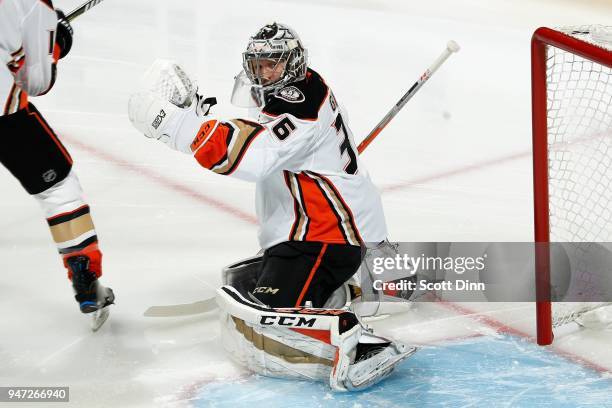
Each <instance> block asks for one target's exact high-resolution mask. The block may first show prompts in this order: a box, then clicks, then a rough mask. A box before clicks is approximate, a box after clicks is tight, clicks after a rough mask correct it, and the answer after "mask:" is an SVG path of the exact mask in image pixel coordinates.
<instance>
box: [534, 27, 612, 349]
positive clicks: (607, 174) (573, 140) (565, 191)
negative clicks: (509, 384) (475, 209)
mask: <svg viewBox="0 0 612 408" xmlns="http://www.w3.org/2000/svg"><path fill="white" fill-rule="evenodd" d="M531 70H532V71H531V75H532V115H533V117H532V127H533V129H532V130H533V168H534V174H533V177H534V216H535V219H534V229H535V241H536V242H543V243H547V242H580V243H585V244H584V245H589V244H588V242H612V27H604V26H581V27H569V28H561V29H555V30H553V29H550V28H539V29H538V30H536V31H535V33H534V34H533V37H532V42H531ZM581 245H582V244H579V245H577V246H576V248H577V249H576V250H580V246H581ZM578 269H580V268H578ZM584 272H585V271H581V270H576V269H574V270H572V274H574V276H575V278H573V280H572V284H573V282H574V280H575V279H580V277H579V275H576V274H580V273H584ZM550 283H551V282H550V251H549V249H548V246H547V245H538V247H537V249H536V293H537V302H536V310H537V312H536V313H537V319H536V321H537V340H538V344H541V345H547V344H551V343H552V340H553V328H554V327H556V326H558V325H561V324H563V323H565V322H567V321H572V320H574V319H575V318H576V316H579V315H580V314H581V313H582V312H584V311H585V310H592V309H594V308H596V307H599V306H601V305H602V303H558V302H550V301H548V299H550V296H549V295H550V287H551V286H550ZM569 290H571V287H570V289H569Z"/></svg>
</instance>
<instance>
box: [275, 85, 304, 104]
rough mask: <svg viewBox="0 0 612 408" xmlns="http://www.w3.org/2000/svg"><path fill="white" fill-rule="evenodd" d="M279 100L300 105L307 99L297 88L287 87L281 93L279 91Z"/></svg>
mask: <svg viewBox="0 0 612 408" xmlns="http://www.w3.org/2000/svg"><path fill="white" fill-rule="evenodd" d="M277 98H280V99H282V100H284V101H287V102H290V103H300V102H304V100H305V99H306V98H305V97H304V94H303V93H302V91H300V90H299V89H297V88H296V87H295V86H287V87H285V88H283V89H281V90H280V91H278V95H277Z"/></svg>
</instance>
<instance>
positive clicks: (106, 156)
mask: <svg viewBox="0 0 612 408" xmlns="http://www.w3.org/2000/svg"><path fill="white" fill-rule="evenodd" d="M62 138H63V139H65V140H68V141H69V142H70V144H72V145H74V146H75V147H77V148H78V149H81V150H84V151H86V152H88V153H89V154H91V155H92V156H95V157H98V158H100V159H102V160H104V161H105V162H108V163H112V164H114V165H116V166H117V167H120V168H124V169H128V170H130V171H133V172H135V173H137V174H139V175H141V176H143V177H145V178H148V179H149V180H152V181H155V182H158V183H159V184H161V185H163V186H164V187H167V188H169V189H170V190H174V191H176V192H179V193H181V194H183V195H186V196H188V197H191V198H193V199H195V200H197V201H200V202H202V203H204V204H207V205H209V206H211V207H214V208H216V209H217V210H219V211H221V212H224V213H226V214H229V215H232V216H234V217H236V218H239V219H241V220H243V221H245V222H247V223H249V224H252V225H257V219H256V218H255V217H254V216H253V215H251V214H249V213H246V212H244V211H242V210H240V209H238V208H235V207H233V206H231V205H229V204H227V203H224V202H222V201H220V200H217V199H215V198H212V197H210V196H207V195H205V194H203V193H200V192H199V191H196V190H194V189H192V188H190V187H187V186H185V185H182V184H179V183H177V182H175V181H173V180H171V179H169V178H166V177H164V176H162V175H161V174H157V173H155V172H153V171H151V170H150V169H147V168H143V167H139V166H136V165H134V164H131V163H129V162H127V161H125V160H123V159H120V158H118V157H116V156H114V155H112V154H111V153H108V152H104V151H102V150H99V149H97V148H95V147H92V146H89V145H86V144H84V143H81V142H79V141H78V140H76V139H74V138H71V137H66V136H62ZM530 155H531V153H530V152H527V153H516V154H512V155H508V156H504V157H499V158H497V159H491V160H487V161H483V162H480V163H475V164H471V165H468V166H464V167H459V168H456V169H453V170H448V171H444V172H441V173H435V174H432V175H430V176H426V177H421V178H417V179H413V180H407V181H404V182H401V183H397V184H390V185H387V186H384V187H383V188H382V191H383V193H392V192H394V191H398V190H403V189H408V188H411V187H414V186H417V185H419V184H425V183H428V182H431V181H436V180H441V179H445V178H448V177H453V176H456V175H459V174H464V173H468V172H471V171H477V170H482V169H484V168H487V167H492V166H496V165H500V164H504V163H507V162H510V161H513V160H517V159H523V158H526V157H528V156H530ZM442 305H443V306H444V307H447V308H449V309H451V310H453V311H455V312H456V313H458V314H461V315H469V317H470V318H472V319H475V320H477V321H478V322H480V323H483V324H486V325H487V326H489V327H491V328H493V329H495V330H496V331H497V332H500V333H507V334H511V335H515V336H518V337H523V338H527V339H530V340H533V337H532V336H530V335H529V334H527V333H525V332H523V331H520V330H517V329H515V328H512V327H510V326H508V325H505V324H504V323H502V322H500V321H498V320H496V319H493V318H492V317H489V316H483V315H478V316H472V315H473V314H474V313H475V311H473V310H470V309H468V308H465V307H463V306H460V305H458V304H456V303H450V302H442ZM554 351H555V352H556V353H558V354H560V355H562V356H563V357H565V358H567V359H568V360H570V361H573V362H575V363H578V364H580V365H582V366H585V367H588V368H590V369H592V370H595V371H597V372H600V373H610V372H612V369H610V368H606V367H604V366H602V365H599V364H597V363H596V362H594V361H590V360H588V359H585V358H583V357H581V356H579V355H577V354H574V353H570V352H567V351H564V350H560V349H558V348H554Z"/></svg>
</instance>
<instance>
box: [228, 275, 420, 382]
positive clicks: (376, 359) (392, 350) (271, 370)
mask: <svg viewBox="0 0 612 408" xmlns="http://www.w3.org/2000/svg"><path fill="white" fill-rule="evenodd" d="M217 303H218V304H219V307H220V308H221V311H222V326H223V327H222V336H223V338H222V339H223V344H224V345H225V347H226V348H227V349H228V351H229V352H230V355H231V356H232V357H233V358H234V359H235V360H237V361H238V362H239V363H240V364H242V365H245V366H246V367H247V368H248V369H250V370H251V371H254V372H256V373H258V374H262V375H267V376H273V377H280V378H301V379H310V380H319V381H325V382H328V383H329V385H330V387H331V388H332V389H334V390H336V391H346V390H360V389H364V388H367V387H369V386H371V385H373V384H376V383H377V382H379V381H381V380H382V379H384V378H385V377H387V376H388V375H389V374H391V372H392V371H393V369H394V368H395V367H396V366H397V364H399V363H400V362H401V361H402V360H404V359H405V358H407V357H409V356H410V355H412V354H413V353H414V352H415V351H416V348H415V347H410V346H407V345H404V344H401V343H397V342H392V341H390V340H388V339H385V338H382V337H379V336H376V335H375V334H373V333H372V332H371V331H370V330H368V329H367V328H364V327H363V326H362V325H361V323H360V322H359V321H358V319H357V317H356V316H355V315H354V314H353V313H351V312H348V311H346V310H337V309H311V308H268V307H263V306H261V305H259V304H257V303H254V302H251V301H249V300H247V299H245V298H244V297H243V296H241V295H240V293H238V291H236V290H235V289H234V288H232V287H230V286H224V287H222V288H221V289H219V290H218V291H217Z"/></svg>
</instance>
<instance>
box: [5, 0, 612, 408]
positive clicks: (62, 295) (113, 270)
mask: <svg viewBox="0 0 612 408" xmlns="http://www.w3.org/2000/svg"><path fill="white" fill-rule="evenodd" d="M79 2H80V0H57V2H56V3H57V4H56V6H59V7H62V8H64V9H65V10H70V9H72V8H73V7H75V6H77V5H78V4H79ZM611 16H612V6H611V4H610V2H609V1H608V0H599V1H596V0H592V1H586V2H580V4H579V3H578V2H573V1H570V0H556V1H553V0H530V1H527V0H514V1H510V0H490V1H485V0H460V1H453V0H431V1H428V2H402V1H393V0H381V1H374V0H328V1H324V0H308V1H297V0H284V1H280V0H276V1H274V0H268V1H238V0H225V1H222V2H217V1H215V2H204V1H196V0H182V1H174V2H170V1H165V0H130V1H118V0H108V1H105V2H103V3H102V4H100V5H99V6H97V7H96V8H95V9H92V10H91V11H90V12H88V13H87V14H86V15H83V16H82V17H81V18H80V19H79V20H77V21H75V23H74V28H75V31H76V34H75V44H74V48H73V50H72V53H71V54H70V55H69V57H68V58H66V59H65V60H63V61H61V63H60V66H59V79H58V82H57V84H56V86H55V88H54V89H53V91H52V92H51V93H50V94H49V95H48V96H45V97H42V98H35V99H33V102H34V103H35V104H36V105H37V107H38V108H39V110H40V111H41V112H42V113H43V114H44V116H45V117H46V118H47V120H48V121H49V123H50V124H51V126H52V127H53V128H54V129H55V130H56V131H57V132H58V133H59V134H60V137H61V138H62V140H63V141H64V143H65V144H66V146H67V147H68V149H69V150H70V152H71V154H72V156H73V157H74V159H75V163H76V164H75V169H76V171H77V172H78V176H79V178H80V180H81V182H82V184H83V187H84V189H85V191H86V196H87V200H88V202H89V203H90V205H91V208H92V211H93V216H94V222H95V224H96V228H97V231H98V235H99V238H100V244H101V248H102V250H103V252H104V273H105V275H104V282H105V283H106V284H108V285H109V286H112V287H113V288H114V289H115V292H116V294H117V304H116V305H115V306H114V307H113V310H112V314H111V317H110V320H109V321H108V322H107V323H106V325H105V327H103V328H102V329H101V330H100V331H99V332H98V333H95V334H92V333H91V332H90V331H89V330H88V322H87V321H86V319H85V318H84V317H83V316H82V315H81V314H80V313H79V312H78V310H77V305H76V303H75V302H74V300H73V299H72V290H71V288H70V285H69V282H68V280H67V279H66V277H65V271H64V269H63V267H62V265H61V263H60V261H59V258H58V255H57V253H56V250H55V247H54V245H53V244H52V241H51V238H50V234H49V231H48V228H47V226H46V223H45V221H44V219H43V216H42V213H41V211H40V209H39V208H38V206H37V204H36V203H35V202H34V200H32V199H31V198H29V197H28V196H27V194H26V193H25V192H24V191H23V190H22V189H21V187H20V185H19V183H18V182H17V181H16V180H15V179H13V178H12V177H11V176H10V174H9V173H8V172H7V171H5V170H1V171H0V191H1V197H2V198H1V200H0V210H1V213H2V216H1V217H0V272H1V273H0V322H1V325H2V328H1V330H0V385H29V386H34V385H41V386H42V385H46V386H50V385H57V386H62V385H68V386H70V387H71V404H70V406H87V407H94V406H100V407H113V406H129V407H150V406H154V405H160V406H161V405H167V404H168V405H170V404H174V403H176V404H179V403H180V401H181V400H183V399H185V398H189V396H190V395H192V394H191V393H193V390H195V389H197V387H198V385H199V384H203V383H205V382H207V381H211V380H214V379H219V378H223V377H232V378H233V377H238V376H240V375H243V371H242V370H241V369H239V368H237V367H236V366H234V365H232V364H231V363H230V362H229V361H228V359H227V357H226V356H225V355H224V354H223V352H222V347H221V345H220V343H219V336H218V333H219V329H218V327H217V321H216V315H215V314H214V313H209V314H206V315H200V316H196V317H190V318H182V319H150V318H144V317H143V316H142V313H143V311H144V310H145V309H146V308H147V307H148V306H150V305H159V304H173V303H185V302H191V301H196V300H199V299H202V298H206V297H209V296H212V295H213V293H214V289H215V288H216V287H217V286H218V285H219V284H220V272H219V271H220V269H221V267H222V266H223V265H225V264H227V263H230V262H232V261H233V260H236V259H239V258H242V257H245V256H248V255H251V254H253V253H255V252H256V251H257V250H258V245H257V241H256V225H255V223H254V221H253V216H254V201H253V193H254V189H253V186H252V185H250V184H247V183H245V182H240V181H236V180H231V179H228V178H223V177H221V176H217V175H214V174H211V173H208V172H206V171H204V170H203V169H201V168H200V167H199V166H198V165H197V163H196V162H195V161H193V160H191V159H190V158H189V157H187V156H184V155H182V154H181V153H177V152H173V151H170V150H168V149H167V148H166V147H165V146H163V145H161V144H157V143H154V142H152V141H150V140H147V139H145V138H144V137H142V136H140V135H139V134H138V133H137V132H136V131H135V130H134V129H133V128H132V127H131V125H130V123H129V121H128V119H127V114H126V108H127V98H128V95H129V93H130V92H131V91H133V90H134V87H135V83H136V81H137V80H138V78H139V77H140V75H141V74H142V72H143V71H144V70H145V69H146V67H147V66H148V65H149V64H150V63H151V62H152V61H153V60H154V59H156V58H159V57H170V58H174V59H176V60H178V61H179V62H180V63H182V64H183V65H184V66H185V67H186V69H187V71H189V72H190V73H191V74H192V75H193V76H195V77H197V78H198V81H199V84H200V90H201V92H203V93H204V94H205V95H214V96H217V98H218V99H219V106H218V107H217V108H216V112H217V113H219V114H220V115H225V116H236V115H242V116H243V115H244V114H245V113H244V112H243V111H241V110H239V109H238V108H234V107H232V106H231V105H230V104H229V96H230V95H229V94H230V91H231V88H232V85H233V76H234V75H235V74H236V73H237V72H238V71H239V70H240V64H241V56H240V53H241V51H242V49H243V47H244V46H245V42H246V40H247V38H248V36H249V35H251V34H252V33H253V32H255V31H256V30H257V28H259V27H260V26H261V25H263V24H265V23H267V22H269V21H271V20H277V21H282V22H286V23H288V24H290V25H292V26H293V27H294V28H295V29H296V30H297V31H298V32H299V33H300V35H301V37H302V39H303V40H304V42H305V43H306V45H307V46H308V48H309V51H310V61H311V66H312V67H313V68H314V69H316V70H318V71H319V72H320V73H322V75H323V76H324V78H325V79H326V81H327V82H328V84H330V86H331V87H332V89H333V90H334V92H335V94H336V96H337V98H338V100H339V101H340V103H342V104H344V105H345V106H346V108H347V109H348V111H349V123H350V126H351V128H352V130H353V132H354V133H355V135H356V137H357V139H359V140H360V139H361V138H362V137H364V136H365V135H366V134H367V132H369V131H370V129H371V128H372V127H373V126H374V125H375V124H376V123H377V122H378V120H379V119H380V118H381V117H382V116H383V115H384V114H385V113H386V111H387V110H388V109H389V108H390V107H391V106H392V105H393V104H394V103H395V102H396V100H397V99H398V98H399V97H400V96H401V95H402V94H403V93H404V92H405V91H406V90H407V88H408V87H409V86H410V85H411V84H412V83H413V82H414V81H415V80H416V79H417V78H418V77H419V76H420V75H421V73H422V72H423V71H424V69H425V68H426V67H427V66H428V65H429V64H430V62H432V61H433V60H434V59H435V58H436V57H437V56H438V55H439V54H440V52H441V51H442V50H443V48H444V46H445V44H446V43H447V41H448V40H450V39H453V40H455V41H457V42H458V43H459V44H460V45H461V46H462V50H461V52H460V53H458V54H456V55H453V56H452V57H451V58H450V59H449V60H448V61H447V63H446V64H445V65H444V66H443V67H442V68H441V69H440V70H439V72H438V73H436V74H435V76H434V77H433V78H432V79H431V81H430V82H429V83H427V84H426V85H425V86H424V87H423V89H422V90H421V91H420V92H419V94H418V95H417V96H416V97H415V98H414V99H413V100H412V101H411V102H410V103H409V104H408V105H407V106H406V108H405V110H404V111H402V112H401V113H400V114H399V115H398V116H397V118H396V119H395V120H394V121H393V122H392V123H391V124H390V125H389V126H388V128H387V129H385V131H384V132H383V133H382V134H381V135H380V137H379V138H378V139H377V140H376V141H375V142H374V143H373V144H372V145H371V146H370V148H369V149H368V151H367V152H366V153H365V154H364V155H363V159H364V161H365V162H366V164H367V166H368V167H369V169H370V172H371V174H372V177H373V179H374V181H375V182H376V184H377V185H379V186H380V187H381V188H382V189H383V191H384V193H383V202H384V205H385V209H386V215H387V220H388V224H389V230H390V236H391V238H392V239H393V240H397V241H530V240H532V231H533V222H532V192H531V188H532V181H531V175H532V172H531V156H530V149H531V117H530V115H531V111H530V36H531V34H532V32H533V31H534V29H535V28H537V27H538V26H543V25H545V26H558V25H567V24H571V25H575V24H588V23H601V24H606V23H607V24H610V23H611V22H610V17H611ZM606 19H607V20H606ZM0 136H4V135H0ZM0 148H1V147H0ZM390 186H396V187H397V188H395V189H390V188H389V187H390ZM487 307H488V308H489V309H490V306H487ZM497 308H500V309H501V310H500V311H497V312H496V311H492V312H483V313H484V315H486V316H490V317H491V318H494V319H497V320H499V321H501V322H502V323H503V324H507V325H510V326H512V327H514V328H516V329H517V330H520V331H524V332H526V333H528V334H532V333H533V326H534V312H533V310H532V308H531V307H530V306H529V305H526V306H523V305H519V307H518V309H517V306H516V305H497ZM474 310H481V309H478V306H477V305H475V306H474ZM475 313H476V312H475ZM432 321H433V322H432ZM376 326H377V327H378V328H379V329H380V330H381V331H382V332H386V333H388V334H391V335H394V336H396V337H399V338H401V339H402V340H405V341H410V342H416V343H422V344H430V343H436V342H439V341H442V340H445V339H449V338H455V337H457V338H460V337H465V336H471V335H475V334H482V333H485V334H490V333H495V330H496V329H495V327H492V326H491V325H489V324H487V322H482V321H477V320H474V319H472V318H471V317H469V316H465V315H463V314H461V313H457V311H453V310H448V309H442V308H440V307H439V306H432V305H419V306H418V307H416V308H413V309H412V310H411V311H409V312H407V313H404V314H401V315H397V316H395V317H392V318H390V319H388V320H386V321H381V322H378V323H376ZM610 337H611V335H610V333H607V334H605V333H604V334H601V333H593V332H585V331H581V332H579V333H574V334H570V335H568V336H567V337H565V338H563V339H561V340H560V341H559V342H558V343H557V346H556V347H557V348H558V349H564V350H566V351H570V352H571V353H573V354H575V355H578V356H581V357H583V358H584V359H586V360H588V361H594V362H596V363H597V364H598V365H600V366H601V367H603V368H605V369H608V370H612V351H611V350H612V349H611V348H610V346H609V345H610Z"/></svg>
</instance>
